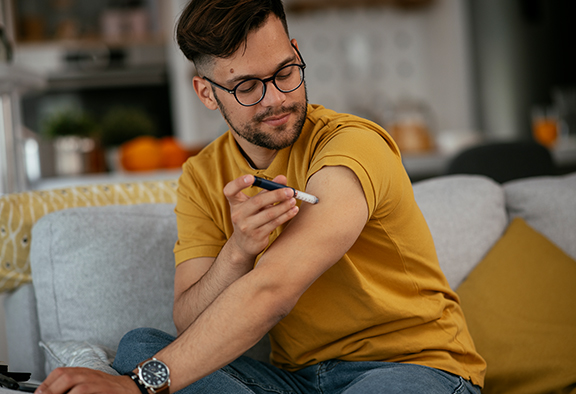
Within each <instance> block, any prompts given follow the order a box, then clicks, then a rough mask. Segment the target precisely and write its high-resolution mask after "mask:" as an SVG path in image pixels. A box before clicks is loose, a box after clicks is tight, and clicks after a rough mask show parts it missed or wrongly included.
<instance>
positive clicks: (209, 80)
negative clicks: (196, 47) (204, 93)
mask: <svg viewBox="0 0 576 394" xmlns="http://www.w3.org/2000/svg"><path fill="white" fill-rule="evenodd" d="M291 45H292V48H294V49H295V50H296V53H297V54H298V57H299V58H300V61H301V62H302V64H295V63H291V64H287V65H285V66H282V67H280V68H279V69H278V70H277V71H276V72H275V73H274V75H272V76H271V77H270V78H265V79H260V78H249V79H245V80H243V81H240V82H238V84H236V86H234V87H233V88H232V89H228V88H225V87H224V86H222V85H219V84H217V83H216V82H214V81H212V80H211V79H210V78H208V77H202V78H204V79H205V80H207V81H208V82H210V83H211V84H212V85H213V86H216V87H217V88H219V89H222V90H223V91H225V92H226V93H230V94H233V95H234V98H235V99H236V101H237V102H238V104H240V105H241V106H243V107H252V106H254V105H256V104H258V103H259V102H260V101H262V100H263V99H264V96H266V84H267V83H268V82H270V81H272V83H273V84H274V86H275V87H276V89H278V90H279V91H280V92H282V93H290V92H293V91H295V90H296V89H298V88H299V87H300V86H302V83H303V82H304V69H305V68H306V63H305V62H304V58H302V54H301V53H300V51H299V50H298V48H296V46H295V45H294V44H292V43H291ZM294 66H297V67H299V68H300V72H301V73H302V78H301V80H300V83H299V84H298V86H296V87H295V88H294V89H290V90H282V89H280V88H279V87H278V85H277V84H276V76H277V75H278V73H280V72H281V71H282V70H284V69H286V68H287V67H294ZM247 81H260V82H262V84H263V85H264V88H263V89H262V96H261V97H260V98H259V99H258V101H256V102H255V103H253V104H243V103H242V102H240V100H239V99H238V96H237V95H236V90H237V89H238V86H240V85H242V84H243V83H245V82H247Z"/></svg>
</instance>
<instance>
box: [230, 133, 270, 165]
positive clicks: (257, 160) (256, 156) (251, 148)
mask: <svg viewBox="0 0 576 394" xmlns="http://www.w3.org/2000/svg"><path fill="white" fill-rule="evenodd" d="M236 144H237V145H238V148H239V149H240V152H242V156H244V158H245V159H246V161H247V162H248V164H249V165H250V167H252V168H253V169H255V170H263V169H265V168H268V167H269V166H270V164H272V162H273V161H274V158H275V157H276V154H278V151H277V150H270V149H266V148H262V147H260V146H256V145H254V144H251V143H250V142H248V141H246V140H243V139H241V138H239V139H236Z"/></svg>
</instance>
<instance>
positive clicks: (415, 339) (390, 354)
mask: <svg viewBox="0 0 576 394" xmlns="http://www.w3.org/2000/svg"><path fill="white" fill-rule="evenodd" d="M325 166H346V167H348V168H350V169H351V170H352V171H354V173H355V174H356V175H357V177H358V178H359V180H360V182H361V184H362V188H363V190H364V194H365V197H366V201H367V203H368V209H369V220H368V222H367V223H366V226H365V227H364V229H363V230H362V233H361V234H360V237H359V238H358V240H357V241H356V243H355V244H354V245H353V246H352V248H350V250H349V251H348V252H347V253H346V254H345V255H344V256H343V257H342V259H340V261H338V262H337V263H336V264H335V265H334V266H333V267H331V268H330V269H329V270H328V271H326V272H325V273H324V274H323V275H322V276H320V277H319V278H318V279H317V280H316V281H315V282H314V284H312V286H311V287H310V288H309V289H308V290H307V291H306V292H305V293H304V294H303V295H302V297H301V298H300V299H299V301H298V302H297V304H296V306H295V307H294V309H293V310H292V311H291V312H290V313H289V314H288V316H286V317H285V318H284V319H283V320H282V321H280V322H279V323H278V324H277V325H276V326H275V327H274V328H273V329H272V330H271V332H270V339H271V343H272V354H271V361H272V363H273V364H274V365H276V366H279V367H281V368H284V369H287V370H297V369H300V368H303V367H305V366H309V365H313V364H316V363H318V362H321V361H325V360H330V359H340V360H347V361H389V362H408V363H415V364H420V365H426V366H429V367H433V368H438V369H441V370H445V371H448V372H451V373H454V374H457V375H460V376H462V377H464V378H465V379H468V380H471V381H472V382H473V383H475V384H477V385H479V386H482V385H483V380H484V373H485V369H486V364H485V362H484V360H483V359H482V358H481V357H480V355H479V354H478V353H477V352H476V350H475V348H474V344H473V342H472V339H471V337H470V334H469V332H468V329H467V327H466V322H465V320H464V316H463V313H462V310H461V308H460V305H459V300H458V296H457V295H456V294H455V293H454V292H453V291H452V290H451V289H450V287H449V285H448V282H447V281H446V279H445V277H444V275H443V273H442V271H441V270H440V266H439V264H438V259H437V256H436V250H435V248H434V243H433V240H432V237H431V235H430V231H429V229H428V226H427V224H426V221H425V219H424V217H423V216H422V213H421V212H420V209H419V208H418V206H417V204H416V201H415V200H414V195H413V192H412V185H411V183H410V179H409V178H408V176H407V175H406V172H405V170H404V167H403V165H402V161H401V158H400V153H399V151H398V147H397V146H396V144H395V143H394V141H393V140H392V139H391V137H390V136H389V135H388V134H387V133H386V131H384V130H383V129H382V128H381V127H379V126H378V125H376V124H374V123H372V122H369V121H367V120H364V119H361V118H358V117H355V116H352V115H347V114H338V113H336V112H334V111H331V110H328V109H325V108H324V107H322V106H316V105H309V106H308V113H307V117H306V122H305V124H304V128H303V131H302V134H301V136H300V138H299V139H298V141H296V143H295V144H293V145H292V146H291V147H288V148H285V149H283V150H281V151H280V152H278V154H277V156H276V157H275V159H274V161H273V162H272V164H271V165H270V166H269V167H268V168H267V169H264V170H254V169H252V168H251V167H250V166H249V164H248V163H247V162H246V160H245V159H244V157H243V156H242V153H241V152H240V150H239V149H238V146H237V145H236V143H235V140H234V138H233V136H232V135H231V133H230V132H227V133H226V134H224V135H223V136H221V137H220V138H218V139H217V140H215V141H214V142H213V143H212V144H210V145H209V146H208V147H206V148H205V149H204V150H203V151H202V152H201V153H200V154H198V155H197V156H195V157H192V158H191V159H189V160H188V162H187V163H186V164H185V166H184V172H183V175H182V177H181V178H180V182H179V188H178V202H177V206H176V214H177V218H178V237H179V239H178V242H177V243H176V246H175V249H174V252H175V256H176V264H179V263H181V262H183V261H186V260H188V259H191V258H195V257H206V256H209V257H216V256H217V255H218V253H219V251H220V249H221V248H222V246H223V245H224V244H225V243H226V240H227V239H228V238H229V237H230V236H231V235H232V232H233V227H232V223H231V221H230V211H229V206H228V202H227V200H226V198H225V197H224V195H223V193H222V189H223V188H224V186H225V185H226V184H227V183H228V182H230V181H231V180H233V179H235V178H237V177H239V176H241V175H243V174H253V175H257V176H260V177H264V178H268V179H272V178H274V177H275V176H276V175H280V174H284V175H286V176H287V178H288V185H290V186H292V187H294V188H296V189H299V190H305V189H306V183H307V181H308V179H309V178H310V177H311V176H312V175H313V174H314V173H316V172H317V171H318V170H320V169H321V168H323V167H325ZM259 190H260V189H258V188H250V189H247V190H246V193H247V194H249V195H254V194H256V193H258V192H259ZM282 228H283V226H282V227H280V228H278V229H276V230H275V231H274V233H273V234H271V236H270V242H271V243H272V242H274V240H275V239H276V238H277V237H278V235H279V234H280V233H281V231H282Z"/></svg>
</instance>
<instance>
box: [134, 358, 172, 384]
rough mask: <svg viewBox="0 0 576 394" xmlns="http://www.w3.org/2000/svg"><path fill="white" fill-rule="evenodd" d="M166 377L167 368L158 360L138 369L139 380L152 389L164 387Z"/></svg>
mask: <svg viewBox="0 0 576 394" xmlns="http://www.w3.org/2000/svg"><path fill="white" fill-rule="evenodd" d="M168 377H169V371H168V367H167V366H166V364H164V363H163V362H161V361H158V360H150V361H147V362H146V363H144V365H142V367H141V369H140V379H141V380H142V381H143V382H144V383H145V384H146V385H148V386H150V387H152V388H158V387H161V386H162V385H164V383H166V381H167V380H168Z"/></svg>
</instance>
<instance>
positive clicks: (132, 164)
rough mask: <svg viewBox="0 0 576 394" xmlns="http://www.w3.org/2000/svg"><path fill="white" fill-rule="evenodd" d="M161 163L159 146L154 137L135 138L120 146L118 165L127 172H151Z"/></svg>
mask: <svg viewBox="0 0 576 394" xmlns="http://www.w3.org/2000/svg"><path fill="white" fill-rule="evenodd" d="M161 163H162V152H161V149H160V144H158V141H157V140H156V138H154V137H150V136H142V137H137V138H134V139H132V140H130V141H128V142H125V143H124V144H122V145H121V146H120V164H121V165H122V168H123V169H125V170H127V171H153V170H156V169H158V168H160V165H161Z"/></svg>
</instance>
